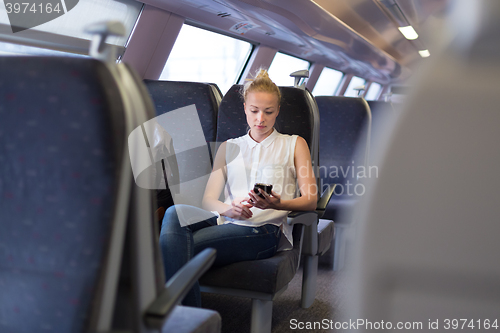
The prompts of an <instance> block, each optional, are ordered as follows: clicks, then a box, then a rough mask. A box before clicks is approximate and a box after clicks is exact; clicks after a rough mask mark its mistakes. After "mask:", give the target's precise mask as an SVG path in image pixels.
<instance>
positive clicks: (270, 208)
mask: <svg viewBox="0 0 500 333" xmlns="http://www.w3.org/2000/svg"><path fill="white" fill-rule="evenodd" d="M242 94H243V100H244V103H243V105H244V109H245V114H246V119H247V123H248V126H249V127H250V130H249V131H248V133H247V135H244V136H242V137H239V138H236V139H231V140H228V141H227V142H225V143H224V144H222V145H221V147H220V148H219V150H218V152H217V155H216V157H215V161H214V167H213V171H212V173H211V175H210V178H209V180H208V183H207V186H206V190H205V194H204V197H203V208H204V209H205V210H203V209H200V208H196V207H191V206H185V205H177V206H174V207H170V208H169V209H168V210H167V212H166V213H165V217H164V219H163V224H162V228H161V235H160V244H161V247H162V253H163V260H164V263H165V275H166V278H167V279H169V278H170V277H171V276H173V275H174V274H175V272H176V271H177V270H178V269H179V268H181V267H182V265H184V264H185V263H186V262H187V261H188V260H189V259H191V258H192V257H193V256H194V255H195V254H196V253H198V252H200V251H201V250H203V249H205V248H207V247H212V248H215V249H216V250H217V256H216V260H215V264H214V265H218V266H222V265H227V264H230V263H234V262H238V261H244V260H256V259H265V258H269V257H272V256H273V255H274V254H275V253H276V251H277V250H278V249H288V248H291V245H292V237H291V227H290V226H288V225H287V224H286V216H287V214H288V212H289V211H302V210H303V211H307V210H314V209H316V201H317V197H316V195H317V188H316V181H315V178H314V174H313V172H312V166H311V157H310V152H309V148H308V146H307V143H306V141H305V140H304V139H303V138H301V137H299V136H297V135H293V136H290V135H283V134H280V133H278V132H277V131H276V129H274V123H275V121H276V117H277V116H278V114H279V112H280V100H281V94H280V91H279V89H278V87H277V86H276V85H275V84H274V83H273V82H272V81H271V79H270V78H269V75H268V74H267V71H265V70H260V71H259V73H258V74H257V76H256V77H255V79H254V80H253V81H251V82H248V83H247V84H246V85H245V86H244V88H243V91H242ZM226 161H228V162H229V161H230V162H229V163H226ZM257 182H261V183H270V184H272V185H273V191H272V192H271V195H269V194H267V193H265V192H264V191H262V190H259V193H260V195H261V196H259V195H258V194H259V193H255V192H254V191H253V190H252V189H253V187H254V184H255V183H257ZM297 185H298V189H299V190H300V194H301V196H297V195H296V194H297ZM223 190H224V192H225V200H224V202H222V201H220V200H219V198H220V195H221V193H222V191H223ZM209 211H210V212H209ZM186 213H188V214H186ZM186 215H189V216H190V219H191V220H192V221H194V222H196V223H194V224H190V223H191V222H186V221H183V218H182V216H186ZM179 216H181V218H179ZM197 221H201V222H197ZM186 224H188V225H186ZM282 233H283V234H284V236H285V237H281V234H282ZM280 240H281V242H280ZM183 304H185V305H194V306H200V305H201V301H200V292H199V286H198V285H196V286H195V287H194V288H193V290H192V291H191V292H190V293H189V294H188V295H187V296H186V298H185V300H184V302H183Z"/></svg>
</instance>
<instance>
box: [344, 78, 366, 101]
mask: <svg viewBox="0 0 500 333" xmlns="http://www.w3.org/2000/svg"><path fill="white" fill-rule="evenodd" d="M365 83H366V80H365V79H362V78H360V77H357V76H353V77H352V79H351V82H349V85H348V86H347V90H346V91H345V94H344V96H346V97H358V91H357V90H354V88H358V87H360V86H363V85H365Z"/></svg>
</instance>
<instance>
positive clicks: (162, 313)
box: [144, 248, 216, 329]
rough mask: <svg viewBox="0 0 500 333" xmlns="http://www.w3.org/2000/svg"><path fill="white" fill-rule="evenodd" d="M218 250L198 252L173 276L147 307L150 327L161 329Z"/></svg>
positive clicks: (146, 320)
mask: <svg viewBox="0 0 500 333" xmlns="http://www.w3.org/2000/svg"><path fill="white" fill-rule="evenodd" d="M215 254H216V251H215V250H214V249H211V248H208V249H205V250H203V251H202V252H200V253H198V254H197V255H196V256H195V257H194V258H193V259H191V260H190V261H189V262H188V263H187V264H185V265H184V266H183V267H182V268H181V269H180V270H179V271H178V272H177V273H176V274H175V275H174V276H172V278H170V279H169V280H168V281H167V283H166V285H165V288H164V289H163V291H162V292H161V293H160V295H158V297H157V298H156V299H155V300H154V301H153V303H151V305H150V306H149V307H148V308H147V309H146V312H145V314H144V321H145V323H146V326H147V327H148V328H153V329H161V327H162V326H163V322H164V321H165V319H167V317H168V315H169V314H170V312H171V311H172V310H173V309H174V307H175V306H176V305H177V304H178V303H179V302H180V301H181V300H182V299H183V298H184V297H185V296H186V294H187V293H188V291H189V290H190V289H191V287H192V286H193V285H194V283H195V282H196V281H198V279H199V278H200V277H201V276H202V275H203V274H204V273H205V272H206V271H207V270H208V269H209V268H210V266H212V264H213V262H214V260H215Z"/></svg>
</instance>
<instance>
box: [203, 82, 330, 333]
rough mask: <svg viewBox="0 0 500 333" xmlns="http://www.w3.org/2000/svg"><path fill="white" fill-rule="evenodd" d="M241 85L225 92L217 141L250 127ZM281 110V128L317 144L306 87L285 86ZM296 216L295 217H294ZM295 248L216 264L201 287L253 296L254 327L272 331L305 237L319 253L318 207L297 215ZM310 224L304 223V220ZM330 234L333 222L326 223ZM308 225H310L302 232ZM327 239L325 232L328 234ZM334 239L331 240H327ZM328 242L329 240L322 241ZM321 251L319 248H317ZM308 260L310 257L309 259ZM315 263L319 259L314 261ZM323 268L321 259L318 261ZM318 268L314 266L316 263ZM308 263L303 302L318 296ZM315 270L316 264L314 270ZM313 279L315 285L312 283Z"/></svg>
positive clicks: (208, 289)
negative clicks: (274, 307)
mask: <svg viewBox="0 0 500 333" xmlns="http://www.w3.org/2000/svg"><path fill="white" fill-rule="evenodd" d="M240 89H241V86H239V85H234V86H233V87H231V89H230V90H229V91H228V92H227V93H226V95H225V96H224V98H223V100H222V103H221V106H220V108H219V122H218V128H217V142H218V143H221V142H224V141H226V140H227V139H230V138H235V137H238V136H241V135H245V134H246V133H247V122H246V117H245V112H244V109H243V101H242V98H241V95H240ZM280 89H281V93H282V96H283V98H282V102H281V112H280V115H279V116H278V118H277V121H276V125H275V126H276V129H277V130H278V131H279V132H281V133H284V134H299V135H301V136H302V137H303V138H305V140H306V141H307V142H308V144H309V145H312V144H313V128H314V121H315V119H314V113H313V109H312V108H311V107H310V100H308V98H310V96H309V95H308V94H307V92H306V91H304V90H301V89H297V88H291V87H282V88H280ZM290 221H292V219H290ZM290 223H294V224H295V227H294V232H293V234H294V249H293V250H290V251H282V252H278V254H276V255H275V256H274V257H272V258H269V259H264V260H255V261H246V262H238V263H234V264H231V265H228V266H224V267H219V268H212V269H210V270H209V271H208V272H207V273H206V274H205V275H204V276H203V277H202V278H201V279H200V284H201V288H202V289H201V290H202V291H205V292H212V293H221V294H226V295H233V296H240V297H248V298H252V328H251V330H252V332H270V331H271V316H272V301H273V299H274V298H275V297H277V296H279V295H280V294H281V293H282V292H283V291H284V290H285V289H286V287H287V285H288V283H289V282H290V281H291V280H292V278H293V277H294V275H295V273H296V271H297V269H298V266H299V259H300V251H301V246H302V245H301V244H302V239H304V237H305V238H307V242H308V246H305V247H303V250H304V249H305V248H308V250H309V251H310V252H303V253H305V254H307V255H308V256H309V257H313V256H315V255H316V256H317V250H318V244H317V243H318V234H317V233H318V225H317V223H318V216H317V213H316V212H308V213H303V214H302V215H299V216H297V217H295V218H294V219H293V222H290ZM301 223H304V224H305V225H306V226H305V228H302V226H301V225H300V224H301ZM322 226H323V227H324V228H323V229H321V230H325V235H327V234H328V232H329V230H330V228H332V226H331V222H330V221H329V223H325V224H322ZM302 229H306V230H307V231H305V236H304V237H301V235H302ZM322 239H323V238H322ZM327 243H328V244H329V242H327ZM322 247H323V244H322ZM313 251H315V252H313ZM306 261H307V259H306ZM311 266H312V267H313V266H314V265H311ZM315 268H316V270H317V262H316V267H315ZM311 270H313V269H311ZM309 271H310V270H307V269H305V270H304V274H305V278H304V281H307V282H305V284H304V285H303V295H302V299H303V305H306V306H305V307H308V306H310V305H311V303H312V301H313V300H314V297H315V291H316V288H315V275H314V276H308V275H307V273H308V272H309ZM313 271H314V270H313ZM307 283H309V285H308V284H307Z"/></svg>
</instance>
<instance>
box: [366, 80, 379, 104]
mask: <svg viewBox="0 0 500 333" xmlns="http://www.w3.org/2000/svg"><path fill="white" fill-rule="evenodd" d="M381 90H382V85H380V84H379V83H377V82H372V84H370V88H368V91H367V92H366V95H365V99H366V100H367V101H375V100H377V99H378V98H379V96H380V91H381Z"/></svg>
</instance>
